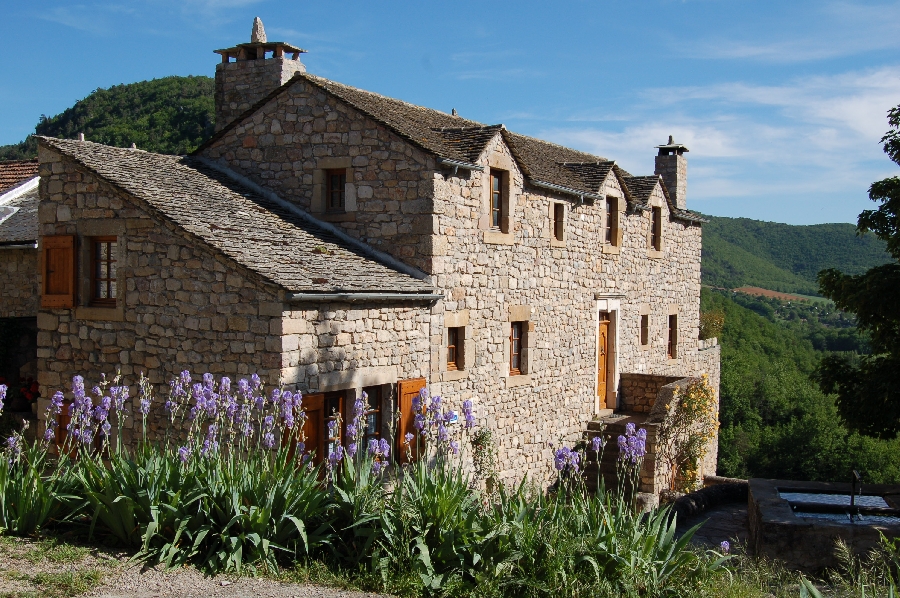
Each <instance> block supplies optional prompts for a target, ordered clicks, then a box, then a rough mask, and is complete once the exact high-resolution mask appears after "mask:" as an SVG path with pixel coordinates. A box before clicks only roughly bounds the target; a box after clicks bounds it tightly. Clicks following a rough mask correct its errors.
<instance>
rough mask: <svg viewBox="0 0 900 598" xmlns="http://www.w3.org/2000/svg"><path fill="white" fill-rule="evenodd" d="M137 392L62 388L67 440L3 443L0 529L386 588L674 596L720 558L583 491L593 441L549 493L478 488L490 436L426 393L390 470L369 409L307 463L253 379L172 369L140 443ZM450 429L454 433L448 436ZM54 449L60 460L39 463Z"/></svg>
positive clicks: (52, 410) (663, 515)
mask: <svg viewBox="0 0 900 598" xmlns="http://www.w3.org/2000/svg"><path fill="white" fill-rule="evenodd" d="M136 386H137V395H138V396H137V397H136V400H135V399H131V398H130V389H129V387H128V386H126V385H124V384H121V381H120V380H119V379H118V378H117V379H115V380H113V381H111V382H109V383H107V382H102V383H101V384H99V385H97V386H95V387H93V388H91V390H90V391H88V390H87V387H86V385H85V383H84V381H83V380H82V379H81V378H80V377H76V378H75V379H74V380H73V384H72V389H71V393H69V394H68V395H67V394H65V393H63V392H58V393H56V394H55V395H54V396H53V399H52V401H51V403H50V407H49V412H48V414H47V421H48V422H55V421H57V417H58V416H66V417H64V418H62V421H65V420H66V419H68V422H67V423H65V426H64V429H61V428H58V427H57V428H55V427H54V424H53V423H50V425H49V427H48V429H47V432H46V434H45V435H44V436H43V441H42V442H38V443H35V444H33V445H31V446H28V445H26V444H25V443H24V441H23V440H22V437H21V435H14V436H12V437H11V438H10V439H9V440H8V441H7V444H6V448H5V449H4V454H3V458H2V459H0V528H4V529H5V530H6V531H7V532H8V533H12V534H20V535H29V534H34V533H35V532H38V531H40V530H42V529H49V528H53V527H70V528H79V529H81V530H83V531H84V533H85V534H87V535H88V536H90V537H91V538H94V539H96V540H102V541H104V542H111V543H115V544H118V545H122V546H126V547H130V548H131V549H134V550H136V551H138V557H137V558H139V559H141V560H144V561H146V562H148V563H164V564H166V565H169V566H175V565H182V564H193V565H195V566H197V567H199V568H201V569H203V570H206V571H208V572H220V571H242V570H251V571H254V570H266V571H274V570H277V569H278V568H279V567H280V566H283V565H285V564H288V563H292V562H297V561H305V562H309V561H310V560H319V561H324V562H328V563H332V564H335V565H336V566H338V567H346V568H350V569H351V570H356V571H366V572H368V574H373V575H376V576H379V577H380V578H381V579H382V580H384V582H385V584H387V585H388V586H390V583H394V582H396V580H406V581H405V582H404V583H406V584H407V586H405V587H411V588H413V590H414V592H415V593H423V592H424V593H447V594H453V593H459V592H463V591H469V590H474V589H476V588H482V589H484V588H494V589H495V590H496V592H502V593H504V594H509V595H519V594H521V595H533V594H535V593H540V592H543V591H552V592H553V593H554V594H560V593H564V594H566V595H577V594H580V593H581V592H587V591H593V590H597V589H606V590H608V591H610V592H614V591H615V592H618V591H621V592H626V593H627V592H631V593H636V594H638V595H659V594H660V593H666V592H669V593H677V592H678V591H686V590H687V589H688V588H689V587H692V586H694V585H696V584H697V583H700V581H702V579H704V577H708V576H709V575H710V574H711V572H713V571H715V570H716V569H718V568H720V567H721V566H722V563H723V559H724V558H726V557H724V556H723V555H720V554H717V553H713V552H709V553H704V554H700V553H697V552H694V551H692V550H689V549H688V542H689V541H690V537H691V533H688V534H686V535H685V536H683V537H682V538H680V539H678V540H676V539H675V538H674V522H672V521H670V517H669V516H668V513H667V512H666V511H665V510H663V511H657V512H653V513H650V514H640V513H635V511H634V509H632V508H631V506H630V505H631V498H632V497H630V496H624V495H623V494H621V493H619V494H617V495H608V494H606V493H603V492H599V493H597V494H588V493H587V492H585V489H584V485H583V482H582V478H581V476H580V475H579V471H580V467H581V466H582V465H583V464H584V462H585V461H587V460H589V459H598V458H599V453H600V452H601V451H602V448H603V441H602V440H597V441H594V443H593V444H591V445H589V446H587V447H584V448H581V449H578V450H575V449H572V448H569V447H559V448H558V449H557V450H556V453H555V461H556V463H555V464H556V469H557V471H558V472H559V481H558V483H557V484H555V486H554V491H553V492H549V493H546V492H541V491H539V490H537V489H534V488H532V487H530V486H529V485H528V484H527V482H524V481H523V482H522V483H521V484H519V485H518V486H516V487H514V488H505V487H502V486H495V485H489V487H490V489H489V490H486V491H479V490H477V489H476V488H477V487H478V486H479V484H477V480H476V478H475V475H486V474H485V473H484V470H485V466H483V465H482V466H478V467H475V468H474V471H475V472H476V473H475V474H470V473H468V472H469V471H470V470H472V469H473V468H471V467H470V466H469V465H470V464H469V460H468V455H469V449H468V447H470V446H474V447H476V448H477V450H478V451H480V453H477V454H476V456H478V454H480V455H481V457H478V459H479V460H480V461H483V462H489V459H487V461H485V458H484V455H486V454H489V453H490V447H489V446H487V445H486V443H488V442H489V441H488V440H485V438H488V439H489V435H484V434H475V432H476V431H477V425H476V424H477V422H476V419H475V416H474V413H473V412H472V404H471V403H470V402H466V403H464V404H463V414H462V416H463V417H462V418H460V417H459V416H458V415H457V414H455V413H453V412H452V411H450V410H449V409H448V408H447V406H446V404H445V403H444V402H443V401H442V399H441V397H437V396H434V397H432V396H430V395H429V394H428V392H427V391H423V392H422V393H421V394H420V396H419V398H418V399H417V400H416V401H415V402H414V406H413V409H414V410H415V412H416V416H415V429H416V430H417V434H415V435H407V436H406V438H404V439H403V443H402V447H403V451H404V452H405V453H406V454H405V455H404V456H405V459H403V461H405V463H404V464H403V465H400V464H399V461H397V460H392V458H393V457H397V455H392V454H391V447H392V443H390V442H388V441H387V440H386V439H375V438H370V439H368V440H367V439H366V437H365V429H364V428H365V414H366V411H365V409H366V400H365V397H360V398H359V399H358V400H357V401H356V404H355V405H354V408H353V409H352V410H351V411H350V416H349V421H348V422H342V421H341V419H340V415H339V414H333V417H332V418H331V419H330V433H329V435H330V437H331V439H330V441H329V443H328V444H327V445H326V452H327V455H321V457H322V459H321V461H320V459H319V458H318V457H319V456H317V455H315V454H314V452H310V451H307V450H306V445H305V443H306V440H307V439H306V438H305V437H304V435H303V423H304V421H305V418H306V414H305V412H304V404H303V396H302V395H301V394H300V393H297V392H292V391H289V390H283V389H273V390H271V391H267V390H266V389H264V388H263V386H262V384H261V383H260V380H259V379H258V378H257V377H251V378H250V379H248V380H239V381H238V382H237V384H234V385H233V384H232V383H231V381H230V380H229V379H227V378H222V379H221V380H218V381H216V380H214V379H213V377H212V376H210V375H208V374H207V375H204V376H202V378H201V379H199V380H196V381H195V379H194V377H193V376H191V374H190V373H189V372H184V373H183V374H182V375H181V376H180V377H179V378H177V379H175V380H173V381H172V382H171V383H170V384H169V386H168V389H167V390H166V396H165V397H164V399H165V400H164V405H165V411H166V413H167V415H168V421H169V427H168V428H167V430H166V431H165V434H164V435H163V437H162V438H159V439H155V440H153V441H150V440H148V439H147V430H146V418H147V413H148V412H149V410H150V407H151V404H152V403H153V402H154V396H153V395H154V392H155V390H154V389H153V388H152V387H151V386H150V384H149V382H148V381H147V379H146V378H144V377H143V376H142V377H141V379H140V380H139V381H138V384H137V385H136ZM0 390H2V387H0ZM0 396H2V393H0ZM0 404H2V399H0ZM132 405H133V408H134V410H135V412H136V415H137V416H138V417H140V419H141V429H142V430H143V436H142V439H141V440H140V442H138V444H137V446H136V447H135V448H133V449H132V448H128V447H126V446H124V445H123V443H122V442H121V439H122V435H121V431H122V425H123V423H124V422H125V419H126V418H128V417H130V416H131V415H132V414H131V413H129V408H130V407H131V406H132ZM456 420H460V421H462V422H463V424H462V425H460V426H451V425H450V423H451V422H453V421H456ZM341 430H342V431H343V432H344V434H343V436H342V438H341V437H340V435H338V434H337V433H336V432H337V431H341ZM642 436H643V433H642V432H641V430H629V431H628V434H627V437H623V438H621V439H620V440H619V442H620V444H621V443H624V444H625V446H627V447H628V448H629V450H627V451H624V452H623V453H622V454H623V455H624V457H623V459H622V463H621V467H622V470H623V471H622V474H623V475H625V476H627V475H634V472H635V471H639V469H640V460H641V456H642V451H643V448H642ZM473 440H474V442H473ZM57 442H58V443H59V446H58V452H59V454H60V455H63V456H62V457H60V458H56V457H55V456H54V455H53V454H51V449H53V448H55V447H56V445H57ZM479 472H481V473H479ZM410 580H411V581H410ZM398 583H399V582H398ZM409 584H412V585H409Z"/></svg>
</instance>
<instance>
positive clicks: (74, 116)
mask: <svg viewBox="0 0 900 598" xmlns="http://www.w3.org/2000/svg"><path fill="white" fill-rule="evenodd" d="M214 87H215V85H214V81H213V79H211V78H209V77H165V78H162V79H154V80H152V81H141V82H140V83H130V84H128V85H115V86H113V87H110V88H109V89H97V90H96V91H94V92H93V93H91V94H90V95H89V96H87V97H86V98H84V99H83V100H80V101H78V102H76V103H75V105H74V106H72V107H71V108H69V109H67V110H66V111H64V112H63V113H61V114H57V115H56V116H51V117H49V118H48V117H46V116H41V118H40V122H39V123H38V125H37V127H35V133H36V134H37V135H47V136H49V137H62V138H67V139H74V138H75V137H77V136H78V133H84V135H85V138H86V139H88V140H89V141H96V142H98V143H105V144H107V145H114V146H117V147H130V146H131V144H132V143H134V144H137V146H138V147H139V148H140V149H143V150H147V151H150V152H157V153H161V154H186V153H188V152H190V151H192V150H194V149H196V148H197V146H198V145H200V143H202V142H203V141H204V140H206V139H207V138H209V137H210V135H212V133H213V130H214V126H215V104H214V102H213V91H214ZM36 155H37V143H36V142H35V141H34V139H32V138H31V137H30V136H29V137H28V138H27V139H26V140H25V141H22V142H21V143H17V144H13V145H6V146H0V160H18V159H24V158H33V157H34V156H36Z"/></svg>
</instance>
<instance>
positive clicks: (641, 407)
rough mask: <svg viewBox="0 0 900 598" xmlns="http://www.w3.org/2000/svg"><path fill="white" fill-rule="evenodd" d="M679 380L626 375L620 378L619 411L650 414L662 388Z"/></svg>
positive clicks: (675, 377)
mask: <svg viewBox="0 0 900 598" xmlns="http://www.w3.org/2000/svg"><path fill="white" fill-rule="evenodd" d="M676 380H678V377H677V376H650V375H647V374H629V373H624V374H622V375H621V376H620V377H619V406H618V410H619V411H625V412H631V413H650V410H651V409H653V405H654V404H655V403H656V397H657V395H658V394H659V390H660V388H662V387H663V386H665V385H666V384H669V383H671V382H675V381H676Z"/></svg>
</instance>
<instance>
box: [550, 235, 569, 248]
mask: <svg viewBox="0 0 900 598" xmlns="http://www.w3.org/2000/svg"><path fill="white" fill-rule="evenodd" d="M565 246H566V241H565V239H563V240H562V241H560V240H558V239H557V238H556V237H550V247H565Z"/></svg>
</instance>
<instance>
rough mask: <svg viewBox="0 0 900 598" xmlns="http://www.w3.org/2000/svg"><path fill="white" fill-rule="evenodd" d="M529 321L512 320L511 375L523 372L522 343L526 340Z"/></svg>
mask: <svg viewBox="0 0 900 598" xmlns="http://www.w3.org/2000/svg"><path fill="white" fill-rule="evenodd" d="M527 324H528V323H527V322H511V323H510V330H509V375H510V376H518V375H520V374H521V373H522V370H523V367H522V345H523V343H524V341H525V330H526V326H527Z"/></svg>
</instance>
